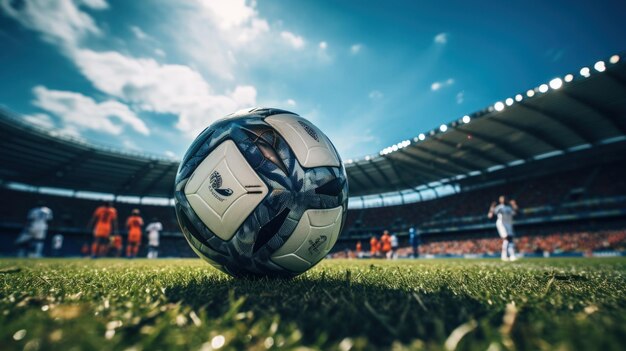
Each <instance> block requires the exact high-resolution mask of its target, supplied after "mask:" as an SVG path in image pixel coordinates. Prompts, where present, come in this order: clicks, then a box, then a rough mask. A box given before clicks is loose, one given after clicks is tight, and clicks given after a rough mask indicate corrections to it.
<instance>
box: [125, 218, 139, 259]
mask: <svg viewBox="0 0 626 351" xmlns="http://www.w3.org/2000/svg"><path fill="white" fill-rule="evenodd" d="M141 227H143V218H141V216H140V215H139V210H138V209H136V208H135V209H134V210H133V211H132V212H131V215H130V217H128V219H127V220H126V228H127V229H128V241H127V242H126V257H128V258H133V257H137V253H138V252H139V245H141Z"/></svg>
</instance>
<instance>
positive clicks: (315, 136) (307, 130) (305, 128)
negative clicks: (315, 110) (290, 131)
mask: <svg viewBox="0 0 626 351" xmlns="http://www.w3.org/2000/svg"><path fill="white" fill-rule="evenodd" d="M298 123H300V125H301V126H302V128H304V130H306V132H307V134H309V136H310V137H311V138H313V139H315V141H317V142H318V143H319V141H320V138H319V137H318V136H317V133H316V132H315V130H314V129H313V128H311V127H310V126H309V125H308V124H306V123H304V122H302V121H298Z"/></svg>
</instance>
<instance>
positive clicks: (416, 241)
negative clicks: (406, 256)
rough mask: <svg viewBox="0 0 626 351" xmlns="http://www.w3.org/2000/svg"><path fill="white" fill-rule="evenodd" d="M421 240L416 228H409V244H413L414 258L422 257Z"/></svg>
mask: <svg viewBox="0 0 626 351" xmlns="http://www.w3.org/2000/svg"><path fill="white" fill-rule="evenodd" d="M420 239H421V238H420V233H419V231H417V230H416V229H415V227H411V228H409V242H410V244H411V248H412V249H413V258H418V257H419V256H420V252H419V246H420Z"/></svg>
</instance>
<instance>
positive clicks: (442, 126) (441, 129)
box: [439, 124, 448, 132]
mask: <svg viewBox="0 0 626 351" xmlns="http://www.w3.org/2000/svg"><path fill="white" fill-rule="evenodd" d="M439 130H440V131H442V132H445V131H446V130H448V126H447V125H445V124H442V125H440V126H439Z"/></svg>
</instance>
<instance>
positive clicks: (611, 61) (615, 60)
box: [609, 55, 619, 65]
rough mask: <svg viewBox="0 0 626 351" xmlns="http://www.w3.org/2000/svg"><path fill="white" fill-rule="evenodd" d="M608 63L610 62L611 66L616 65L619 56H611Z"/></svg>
mask: <svg viewBox="0 0 626 351" xmlns="http://www.w3.org/2000/svg"><path fill="white" fill-rule="evenodd" d="M609 62H610V63H611V64H613V65H614V64H616V63H618V62H619V55H613V56H611V58H610V59H609Z"/></svg>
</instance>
